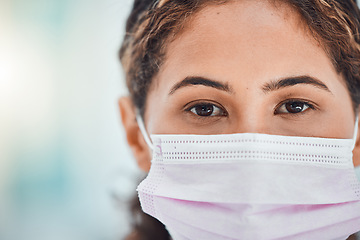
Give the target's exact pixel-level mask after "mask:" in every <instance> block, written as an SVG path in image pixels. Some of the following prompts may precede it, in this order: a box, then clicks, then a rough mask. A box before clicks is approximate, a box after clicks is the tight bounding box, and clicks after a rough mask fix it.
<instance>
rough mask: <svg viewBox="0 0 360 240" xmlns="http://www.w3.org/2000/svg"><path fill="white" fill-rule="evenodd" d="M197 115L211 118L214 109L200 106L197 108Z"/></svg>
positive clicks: (210, 106) (208, 106)
mask: <svg viewBox="0 0 360 240" xmlns="http://www.w3.org/2000/svg"><path fill="white" fill-rule="evenodd" d="M195 111H196V114H197V115H199V116H210V115H211V114H212V113H213V111H214V107H213V106H212V105H199V106H196V107H195Z"/></svg>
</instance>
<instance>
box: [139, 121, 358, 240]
mask: <svg viewBox="0 0 360 240" xmlns="http://www.w3.org/2000/svg"><path fill="white" fill-rule="evenodd" d="M139 122H141V121H139ZM140 125H141V124H140ZM143 130H144V128H143ZM143 134H144V136H145V135H146V133H143ZM151 139H152V143H150V140H149V139H148V140H147V141H148V142H149V144H152V146H153V159H152V164H151V169H150V171H149V174H148V176H147V178H146V179H145V180H144V181H143V182H141V184H140V185H139V186H138V189H137V191H138V194H139V198H140V202H141V206H142V209H143V211H144V212H146V213H148V214H150V215H151V216H153V217H155V218H157V219H159V220H160V221H161V222H162V223H163V224H164V225H165V226H166V228H167V229H168V231H169V232H170V234H171V236H172V238H173V239H174V240H185V239H190V240H219V239H224V240H225V239H242V240H243V239H301V240H303V239H311V240H312V239H346V238H347V237H348V236H349V235H351V234H353V233H355V232H357V231H359V230H360V182H359V181H358V179H357V178H356V175H355V171H354V166H353V161H352V150H353V147H354V141H355V138H354V139H329V138H312V137H289V136H275V135H267V134H256V133H240V134H224V135H151Z"/></svg>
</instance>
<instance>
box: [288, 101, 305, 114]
mask: <svg viewBox="0 0 360 240" xmlns="http://www.w3.org/2000/svg"><path fill="white" fill-rule="evenodd" d="M285 107H286V110H287V111H288V112H289V113H299V112H301V111H302V110H303V109H304V103H302V102H290V103H286V104H285Z"/></svg>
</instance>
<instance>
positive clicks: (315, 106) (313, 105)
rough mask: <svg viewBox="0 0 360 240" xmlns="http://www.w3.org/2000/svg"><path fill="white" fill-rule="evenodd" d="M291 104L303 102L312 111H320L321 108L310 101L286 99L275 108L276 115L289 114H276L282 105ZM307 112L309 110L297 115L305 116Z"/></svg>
mask: <svg viewBox="0 0 360 240" xmlns="http://www.w3.org/2000/svg"><path fill="white" fill-rule="evenodd" d="M289 102H302V103H304V104H306V105H308V107H309V108H310V109H312V110H318V109H319V106H318V105H317V104H316V103H314V102H312V101H310V100H306V99H301V98H290V99H286V100H284V101H281V102H280V103H278V104H277V105H276V106H275V108H274V114H288V113H276V111H277V110H278V109H279V108H280V107H281V106H282V105H284V104H286V103H289ZM305 112H307V110H306V111H303V112H299V113H296V114H304V113H305ZM296 114H294V113H293V114H291V115H296Z"/></svg>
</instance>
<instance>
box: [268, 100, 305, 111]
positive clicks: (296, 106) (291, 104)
mask: <svg viewBox="0 0 360 240" xmlns="http://www.w3.org/2000/svg"><path fill="white" fill-rule="evenodd" d="M308 108H312V106H311V105H310V104H308V103H306V102H304V101H298V100H296V101H288V102H285V103H283V104H281V105H280V107H278V108H277V109H276V110H275V113H277V114H279V113H280V114H281V113H290V114H296V113H302V112H304V111H306V110H307V109H308Z"/></svg>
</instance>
